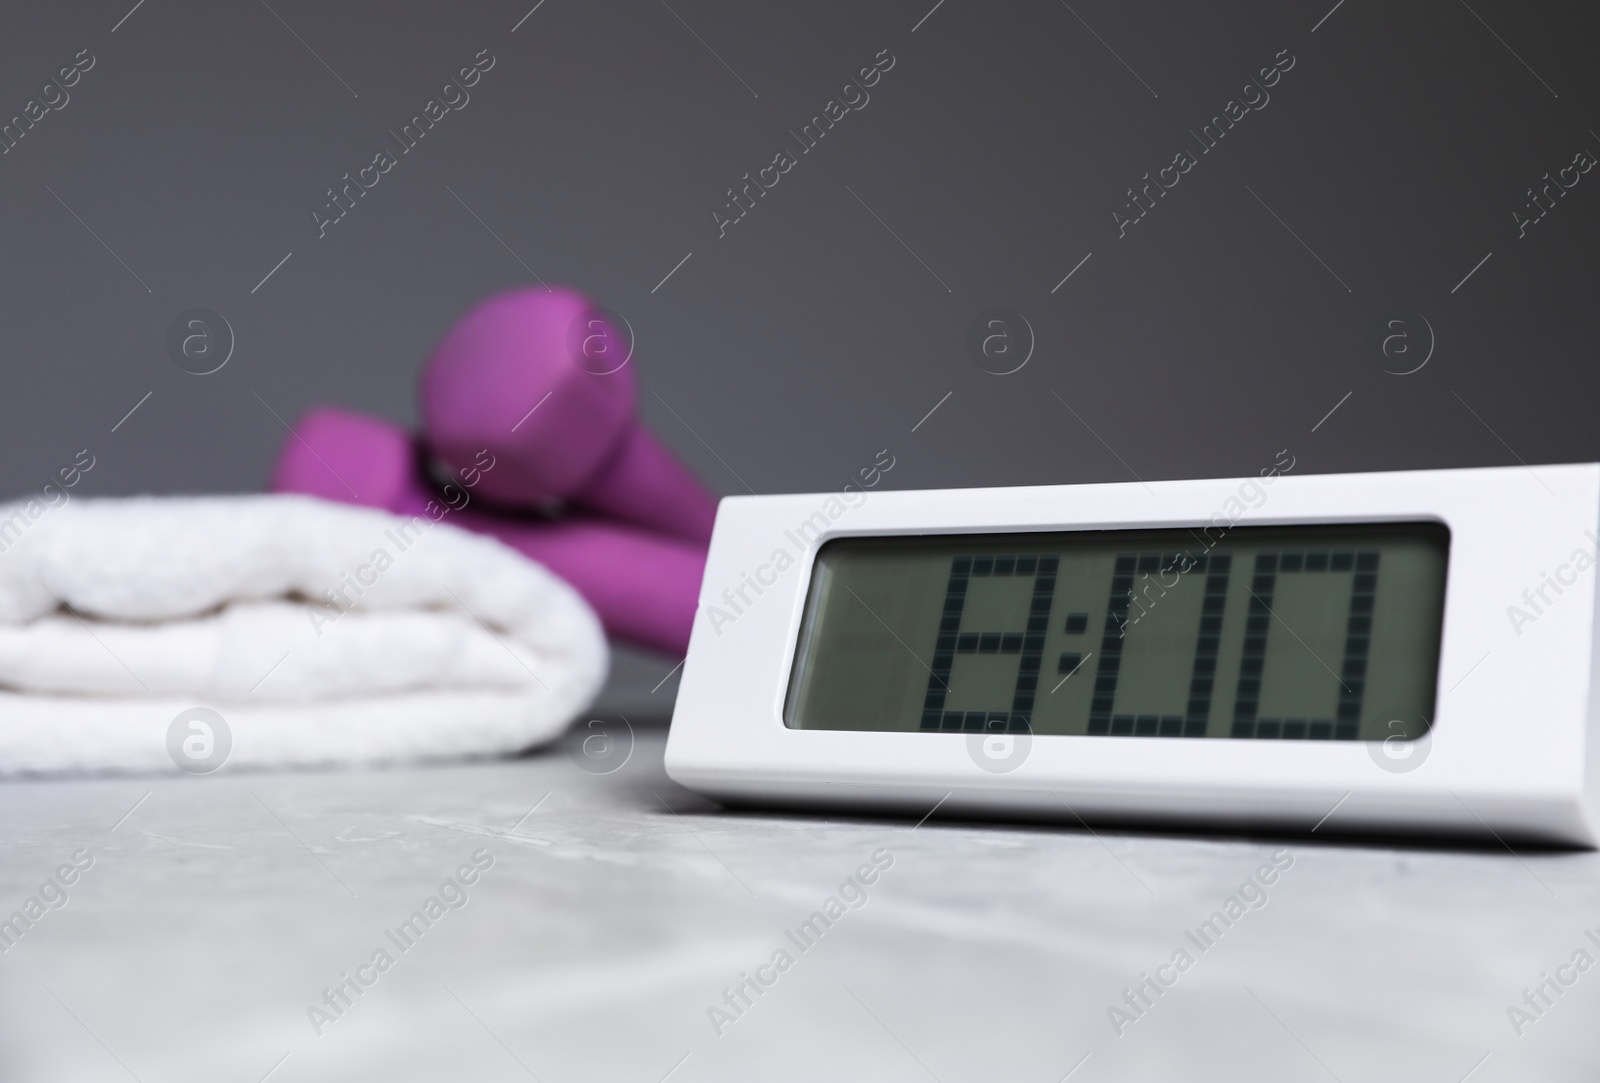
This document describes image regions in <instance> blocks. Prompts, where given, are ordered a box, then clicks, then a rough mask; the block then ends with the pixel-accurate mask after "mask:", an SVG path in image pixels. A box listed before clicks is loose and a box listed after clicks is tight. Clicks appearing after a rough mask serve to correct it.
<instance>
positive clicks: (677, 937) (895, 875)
mask: <svg viewBox="0 0 1600 1083" xmlns="http://www.w3.org/2000/svg"><path fill="white" fill-rule="evenodd" d="M664 739H665V732H664V730H663V729H662V728H660V727H659V726H655V727H651V726H646V725H643V724H640V725H638V726H637V727H636V730H635V737H634V741H633V747H632V750H631V754H630V755H628V756H627V757H626V759H625V760H624V759H623V757H622V756H621V755H620V753H619V752H615V751H614V752H613V753H612V754H611V756H610V758H606V757H604V756H602V757H601V758H600V760H598V761H596V760H586V759H585V757H584V756H583V755H582V754H581V751H580V747H579V746H578V745H577V744H576V743H575V742H573V741H569V742H567V743H566V744H565V745H563V746H561V747H558V748H555V749H551V750H547V751H545V752H542V753H539V754H535V755H531V756H528V757H524V758H520V759H516V760H510V761H499V762H487V763H478V764H467V765H455V766H448V767H434V768H413V769H404V770H389V771H369V772H324V773H301V774H252V775H246V774H238V775H229V774H226V773H224V774H219V775H212V776H206V777H187V776H186V777H180V778H159V779H157V778H131V779H112V780H107V779H101V780H77V781H65V782H63V781H39V782H24V783H8V784H5V785H3V786H0V824H3V832H0V834H3V839H0V847H3V860H0V914H4V913H7V912H9V911H10V910H12V909H13V908H15V907H18V906H21V905H23V904H24V903H25V900H26V899H27V897H28V896H29V895H30V894H35V893H37V892H38V890H39V887H40V885H41V883H42V882H43V881H44V879H45V878H47V877H48V876H50V875H51V870H53V869H55V868H56V867H58V866H60V865H61V864H63V863H64V862H67V861H68V860H69V859H70V858H71V857H72V855H73V854H74V853H75V852H79V851H87V852H88V855H92V857H93V865H92V866H91V867H90V868H88V869H87V870H85V871H84V872H83V873H82V874H81V876H80V877H79V878H78V879H77V882H76V883H74V884H73V885H72V886H71V887H69V888H68V889H67V901H66V902H65V904H64V905H62V906H60V908H59V909H53V910H47V911H46V913H45V915H44V916H43V917H42V918H41V919H40V920H39V921H38V922H37V923H36V924H35V925H34V926H33V927H32V928H31V929H29V930H28V931H27V932H26V933H25V934H24V935H23V936H22V937H21V938H20V939H18V940H17V941H16V942H15V943H14V944H13V945H12V946H11V948H10V949H9V950H8V951H7V952H6V953H5V954H4V955H3V956H0V1078H3V1079H5V1080H8V1081H11V1083H31V1081H36V1080H37V1081H49V1083H60V1081H64V1080H65V1081H76V1080H85V1081H93V1080H108V1081H109V1080H121V1079H130V1078H132V1079H138V1080H142V1081H146V1083H154V1081H157V1080H161V1081H186V1080H204V1081H206V1083H219V1081H226V1080H239V1081H242V1083H257V1081H260V1080H262V1079H264V1078H270V1079H271V1080H273V1081H275V1083H295V1081H310V1080H352V1079H357V1080H367V1079H371V1080H386V1081H395V1083H400V1081H408V1080H446V1079H448V1080H457V1079H461V1080H467V1079H470V1080H487V1081H493V1080H508V1081H514V1080H524V1079H538V1080H543V1081H546V1083H557V1081H578V1080H584V1081H588V1080H619V1081H620V1080H630V1081H641V1083H658V1081H661V1080H663V1079H669V1078H670V1079H671V1080H673V1081H675V1083H692V1081H696V1080H732V1079H746V1078H749V1079H762V1080H806V1081H811V1080H816V1079H822V1078H832V1079H870V1080H882V1081H895V1080H907V1081H912V1080H929V1079H934V1080H940V1081H944V1083H955V1081H957V1080H984V1081H989V1080H997V1079H1005V1080H1038V1081H1040V1083H1056V1081H1059V1080H1062V1079H1063V1078H1065V1077H1069V1076H1070V1078H1071V1079H1072V1080H1074V1081H1077V1083H1090V1081H1095V1080H1174V1079H1188V1080H1213V1079H1215V1080H1258V1079H1259V1080H1274V1081H1295V1080H1328V1079H1336V1080H1340V1081H1346V1083H1349V1081H1355V1080H1396V1081H1402V1080H1403V1081H1406V1083H1416V1081H1419V1080H1423V1081H1426V1080H1439V1081H1441V1083H1457V1081H1460V1080H1462V1079H1464V1078H1468V1077H1470V1078H1471V1079H1472V1080H1473V1081H1474V1083H1491V1081H1505V1080H1529V1079H1538V1080H1541V1081H1548V1083H1554V1081H1561V1080H1574V1081H1576V1080H1586V1081H1589V1080H1593V1079H1595V1078H1597V1077H1600V1041H1597V1040H1596V1038H1595V1017H1596V1009H1597V1007H1600V968H1596V970H1595V971H1593V972H1589V973H1585V974H1576V972H1570V971H1569V972H1568V973H1572V974H1575V975H1576V981H1575V983H1574V984H1573V985H1572V987H1571V988H1570V989H1568V990H1567V991H1566V992H1565V995H1564V996H1562V997H1561V998H1560V999H1558V1000H1556V1001H1555V1002H1554V1003H1553V1005H1552V1006H1551V1007H1550V1008H1549V1009H1548V1010H1547V1011H1546V1012H1545V1014H1544V1015H1543V1017H1542V1018H1539V1019H1537V1020H1536V1021H1534V1022H1532V1023H1529V1024H1526V1025H1525V1026H1524V1027H1523V1033H1522V1034H1521V1035H1520V1036H1519V1035H1518V1034H1517V1033H1516V1032H1515V1030H1514V1029H1513V1026H1512V1024H1511V1022H1510V1020H1509V1019H1508V1016H1507V1007H1508V1006H1510V1005H1512V1004H1513V1003H1517V1002H1520V999H1521V997H1522V995H1523V992H1522V991H1523V990H1524V988H1525V987H1528V986H1530V985H1533V984H1534V983H1536V982H1538V981H1540V980H1541V977H1540V975H1541V971H1543V972H1548V973H1554V972H1555V969H1556V967H1557V966H1558V965H1559V964H1562V963H1565V962H1566V961H1567V960H1568V959H1570V958H1571V957H1572V954H1573V952H1574V951H1575V950H1577V949H1579V948H1588V949H1589V951H1590V954H1591V955H1595V956H1597V957H1600V949H1597V948H1595V946H1594V945H1593V944H1591V943H1590V942H1589V941H1588V940H1586V939H1585V935H1584V930H1585V929H1586V928H1588V929H1595V928H1596V927H1597V926H1600V856H1597V855H1596V854H1593V853H1565V852H1523V853H1521V854H1519V855H1513V854H1511V853H1509V852H1507V851H1506V850H1505V849H1503V848H1501V847H1499V846H1497V845H1495V844H1493V843H1492V842H1491V843H1489V844H1488V845H1485V846H1484V847H1482V848H1474V847H1451V848H1436V847H1428V846H1409V847H1397V846H1394V845H1367V844H1358V843H1354V842H1351V841H1348V840H1337V839H1322V838H1310V839H1245V838H1228V837H1219V836H1205V835H1187V836H1186V835H1181V834H1177V833H1172V834H1156V833H1129V832H1120V831H1111V830H1100V831H1099V832H1098V833H1095V832H1091V831H1088V830H1085V829H1082V828H1079V829H1077V830H1069V829H1066V828H1063V827H1060V826H1048V827H1046V826H1027V825H1001V824H979V823H959V822H950V821H947V820H945V819H942V818H941V817H940V816H938V815H935V816H933V817H932V818H930V819H928V820H927V821H926V822H924V823H922V824H921V825H920V826H918V825H916V823H915V821H912V820H882V819H866V818H863V819H851V818H842V817H839V816H836V815H833V816H816V817H811V816H798V815H775V814H764V813H753V812H727V811H722V810H719V809H717V808H716V807H715V806H713V805H711V804H710V803H708V802H706V801H704V800H702V799H700V798H698V797H696V796H695V795H693V794H691V793H688V792H687V791H684V790H682V789H680V788H678V787H676V786H674V785H673V784H672V783H671V782H670V781H669V780H668V779H667V778H666V777H665V775H664V774H663V773H662V770H661V751H662V747H663V743H664ZM625 743H626V742H625V741H623V742H621V743H619V744H618V745H616V746H614V747H615V748H620V747H621V744H625ZM590 747H591V750H594V749H595V748H597V747H599V746H596V745H593V744H591V746H590ZM580 764H582V765H583V766H587V767H589V768H590V770H585V769H583V767H582V766H580ZM597 765H598V766H599V767H601V768H603V769H609V770H610V773H605V774H597V773H593V768H595V767H596V766H597ZM1278 853H1281V854H1282V856H1280V857H1279V860H1280V862H1285V861H1288V860H1289V859H1292V861H1293V864H1292V866H1291V867H1290V868H1288V869H1287V870H1286V871H1284V872H1283V873H1282V874H1281V875H1280V876H1279V877H1278V878H1277V880H1276V882H1275V883H1274V884H1272V885H1271V886H1270V887H1269V888H1268V889H1267V893H1266V901H1265V903H1264V904H1263V905H1260V906H1259V908H1257V909H1250V910H1247V911H1246V912H1245V914H1244V916H1243V917H1242V918H1240V919H1239V920H1238V921H1237V922H1236V923H1235V924H1234V925H1233V927H1232V928H1230V929H1228V930H1227V931H1226V932H1225V934H1223V935H1222V936H1220V937H1218V938H1216V939H1215V940H1214V942H1213V943H1212V944H1211V946H1210V948H1209V949H1208V950H1205V951H1201V950H1199V948H1197V947H1196V946H1195V945H1194V944H1193V943H1192V942H1190V941H1189V940H1188V939H1187V938H1186V935H1185V933H1186V930H1188V931H1193V930H1195V928H1196V927H1197V926H1198V925H1199V924H1200V923H1201V922H1203V921H1205V920H1206V919H1207V918H1208V916H1209V915H1210V914H1211V912H1212V911H1213V910H1215V909H1217V908H1219V907H1222V906H1224V905H1225V900H1226V899H1227V898H1228V897H1229V896H1230V895H1235V894H1237V893H1238V891H1239V887H1240V885H1241V884H1242V883H1243V882H1244V880H1245V879H1246V878H1247V877H1249V876H1250V875H1251V873H1252V871H1253V870H1256V869H1257V868H1258V867H1259V866H1260V865H1261V864H1262V863H1263V862H1264V861H1266V860H1268V859H1269V857H1270V856H1271V855H1273V854H1278ZM474 854H477V855H478V861H479V862H480V864H482V863H487V862H488V861H489V860H490V859H492V862H493V863H492V865H491V866H490V867H488V868H487V869H485V870H483V871H482V872H481V873H480V874H479V875H478V876H477V878H476V882H475V883H473V884H471V885H470V886H466V887H465V889H464V894H463V895H458V894H457V893H456V892H455V891H454V890H453V889H442V888H441V885H442V884H443V883H444V882H445V881H446V878H447V877H451V876H455V875H458V873H457V870H458V868H459V867H460V866H462V865H463V864H466V863H469V862H471V861H472V859H473V855H474ZM874 854H877V855H879V856H878V860H879V862H880V864H882V863H887V862H890V861H892V864H890V865H889V867H888V868H887V869H885V870H884V871H883V872H882V873H881V874H880V875H879V876H878V877H877V879H876V882H874V883H873V884H871V885H870V886H869V887H868V889H867V893H866V901H865V902H864V903H862V904H860V905H859V906H858V907H857V908H854V909H846V910H845V912H844V913H843V916H842V917H840V918H839V919H838V920H837V921H836V922H835V923H833V925H832V926H831V927H830V928H828V929H827V930H826V931H825V932H823V933H822V934H821V935H818V936H816V937H815V938H814V940H813V942H812V943H811V944H810V946H809V947H808V948H807V949H805V950H801V948H800V947H799V946H798V945H797V944H796V943H794V942H793V941H791V940H790V939H789V938H788V936H787V935H786V934H787V933H792V932H793V931H794V930H795V929H796V928H797V927H798V926H800V925H801V924H802V923H803V922H805V921H806V920H807V919H808V916H809V915H810V914H811V913H812V911H814V910H816V909H818V908H819V907H821V906H823V905H824V903H825V900H826V899H827V898H828V897H829V896H830V895H833V894H835V893H837V892H839V891H840V885H841V883H843V882H844V881H845V879H846V878H847V877H848V876H850V875H851V873H852V872H853V871H855V870H857V869H858V867H859V866H861V865H862V864H864V863H866V862H868V861H870V860H872V857H873V855H874ZM79 860H80V862H82V861H85V860H87V858H86V857H85V856H80V857H79ZM441 894H443V895H447V896H448V897H449V898H448V899H446V900H444V901H450V900H454V901H456V902H457V903H458V908H456V909H450V908H448V907H445V908H444V909H443V915H442V917H440V918H438V920H437V921H436V922H435V923H434V924H432V926H431V927H430V928H428V929H426V931H425V932H423V933H421V934H420V935H418V936H416V937H415V938H414V942H413V943H412V944H411V946H410V947H409V949H407V950H404V951H402V950H400V948H399V946H398V945H397V944H396V943H394V942H393V941H391V940H390V939H389V938H388V936H387V935H386V930H388V931H393V930H395V929H396V927H397V926H399V925H400V924H401V923H402V922H404V921H406V920H407V919H408V916H409V915H410V913H411V912H412V911H414V910H417V909H419V908H422V907H425V905H426V900H427V899H428V898H429V897H430V896H439V895H441ZM851 894H852V895H854V894H855V892H854V891H852V892H851ZM1251 894H1252V895H1253V894H1254V892H1251ZM463 900H464V901H463ZM1596 935H1597V936H1600V932H1597V934H1596ZM1185 948H1186V949H1187V950H1188V951H1189V952H1190V954H1191V956H1192V957H1193V964H1192V965H1191V966H1190V967H1189V968H1188V969H1187V970H1186V971H1184V972H1183V973H1181V974H1179V973H1178V972H1177V971H1167V972H1166V973H1168V974H1171V975H1176V980H1175V981H1174V983H1173V984H1172V986H1171V987H1170V988H1168V989H1166V990H1165V992H1164V993H1163V995H1162V996H1161V997H1159V998H1158V999H1154V1000H1153V1001H1152V1003H1151V1005H1150V1007H1149V1008H1148V1009H1147V1010H1146V1011H1144V1014H1143V1015H1142V1017H1140V1018H1137V1019H1136V1020H1134V1021H1132V1022H1125V1023H1124V1025H1123V1026H1122V1031H1123V1033H1122V1034H1121V1035H1120V1036H1119V1035H1118V1034H1117V1033H1116V1030H1115V1028H1114V1027H1113V1024H1112V1022H1111V1020H1110V1018H1109V1017H1108V1012H1107V1009H1108V1007H1109V1006H1112V1005H1121V1004H1122V1003H1123V996H1124V993H1123V990H1124V989H1125V988H1127V987H1128V986H1131V985H1133V984H1135V983H1137V982H1139V981H1140V980H1141V972H1150V973H1153V972H1154V971H1155V968H1156V967H1157V966H1158V965H1160V964H1163V963H1166V962H1168V961H1169V960H1170V959H1171V958H1172V957H1173V954H1174V952H1175V951H1177V950H1179V949H1185ZM379 949H386V950H387V952H388V954H389V956H390V957H391V958H392V960H393V962H392V965H390V966H389V967H388V969H387V970H383V971H381V972H380V971H378V970H375V969H374V970H366V971H363V972H362V973H364V974H366V975H368V976H370V977H372V978H373V979H374V980H373V981H372V984H371V985H370V986H369V987H364V988H363V989H362V992H361V994H360V996H359V997H355V996H352V995H351V994H350V993H349V991H348V989H349V988H350V987H347V991H346V994H345V995H346V996H347V997H348V998H349V999H350V1005H349V1007H348V1008H343V1009H342V1011H343V1014H342V1015H341V1016H338V1017H334V1016H333V1013H332V1012H331V1010H329V1009H327V1008H326V1006H325V1004H324V990H325V989H328V988H329V987H331V986H333V985H334V984H335V983H337V982H340V981H341V980H344V976H345V975H355V974H356V973H357V969H356V968H357V967H358V966H361V965H363V964H367V963H368V962H369V961H370V960H371V959H372V958H373V957H374V953H375V952H376V951H377V950H379ZM780 949H785V950H787V951H788V953H789V955H790V956H791V958H792V959H793V962H792V965H790V966H788V968H787V969H785V970H783V971H781V972H780V971H778V970H767V971H763V973H764V974H766V975H768V976H770V977H772V978H773V979H774V980H773V982H772V984H771V985H770V986H764V987H762V992H761V994H760V995H759V996H751V1000H752V1003H751V1004H750V1006H749V1007H748V1008H744V1009H743V1014H742V1015H741V1016H738V1017H736V1018H732V1020H731V1022H730V1021H727V1020H723V1021H722V1022H721V1025H720V1027H719V1026H718V1025H717V1024H716V1023H714V1021H713V1016H712V1015H711V1013H709V1012H708V1009H709V1008H711V1007H713V1006H716V1007H719V1008H724V1010H727V1009H726V1008H725V1007H724V990H725V989H728V988H729V987H731V986H733V985H734V984H735V983H737V982H739V981H740V980H741V975H742V974H754V973H755V972H756V969H757V967H759V966H762V965H763V964H766V963H768V962H769V961H770V960H771V959H772V958H773V957H774V954H775V953H776V952H777V951H779V950H780ZM746 995H747V996H750V994H749V993H748V992H747V993H746ZM734 999H735V1000H737V998H734ZM313 1006H315V1007H318V1008H321V1009H322V1010H323V1011H326V1012H327V1013H328V1018H327V1019H321V1020H318V1019H316V1018H315V1017H314V1016H313V1014H312V1013H310V1012H309V1011H308V1009H310V1008H312V1007H313ZM729 1016H730V1017H731V1016H732V1012H731V1011H729ZM319 1030H320V1033H318V1031H319ZM719 1031H720V1033H719ZM1085 1058H1087V1059H1085Z"/></svg>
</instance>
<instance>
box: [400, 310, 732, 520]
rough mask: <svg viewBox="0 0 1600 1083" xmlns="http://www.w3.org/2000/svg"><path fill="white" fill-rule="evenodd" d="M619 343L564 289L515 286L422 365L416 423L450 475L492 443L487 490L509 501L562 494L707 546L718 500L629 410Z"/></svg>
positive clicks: (630, 387) (625, 348) (539, 501)
mask: <svg viewBox="0 0 1600 1083" xmlns="http://www.w3.org/2000/svg"><path fill="white" fill-rule="evenodd" d="M630 350H631V343H630V342H628V341H626V340H625V339H624V338H623V336H622V335H620V334H618V332H617V329H616V327H615V325H614V323H613V321H612V319H611V317H609V316H608V315H607V314H606V313H605V312H604V311H603V310H602V309H599V308H597V307H596V306H595V304H594V302H592V301H590V300H589V299H588V298H587V297H584V296H583V295H582V294H580V293H578V292H576V291H574V290H569V289H553V290H546V289H544V288H542V287H529V288H518V289H514V290H507V291H506V292H504V293H499V294H496V295H495V296H493V297H490V298H489V299H488V300H486V301H483V302H482V303H480V304H479V305H477V306H476V307H474V308H473V309H472V310H471V311H470V312H468V313H467V314H466V315H465V316H464V317H462V318H461V320H460V322H458V323H457V324H456V325H455V326H454V327H452V328H451V329H450V331H449V333H448V334H446V335H445V336H444V339H443V340H442V341H440V343H439V344H438V346H436V347H434V350H433V354H432V356H431V357H429V358H428V363H427V365H426V367H425V368H424V370H423V373H422V426H423V435H424V438H425V439H426V441H427V444H428V446H429V448H430V449H431V450H432V451H433V453H434V454H436V455H437V456H438V457H439V458H441V459H442V460H443V461H444V463H445V464H446V465H447V466H449V467H450V468H451V470H452V471H455V470H461V469H466V468H469V467H470V466H471V465H472V461H473V457H474V456H476V455H477V454H478V453H479V452H481V451H483V450H484V449H487V450H488V451H489V452H490V453H491V454H492V455H494V456H495V459H496V460H497V462H498V463H499V465H498V466H497V467H496V468H495V470H494V472H493V473H492V474H490V475H485V476H484V479H483V484H482V492H483V494H484V496H485V497H486V498H487V499H489V500H493V501H497V502H499V503H501V504H504V505H508V506H513V507H536V506H540V505H545V504H548V503H549V502H550V501H552V500H554V499H566V500H570V501H572V502H573V503H575V504H579V505H582V506H583V507H585V508H589V509H591V510H593V511H598V512H602V513H604V514H606V515H610V516H613V517H615V518H618V519H622V520H624V521H627V522H630V523H634V524H636V525H639V526H644V527H649V528H651V529H654V530H661V531H665V532H666V533H668V534H672V535H674V536H676V537H680V538H688V539H691V540H693V541H696V542H699V543H702V544H704V543H705V542H707V541H709V540H710V538H711V524H712V521H713V520H714V519H715V518H716V514H717V502H716V498H715V497H713V496H712V495H711V494H710V493H708V492H707V491H706V489H705V488H704V486H702V485H701V484H700V482H699V481H697V480H696V479H695V477H694V475H693V474H691V473H690V472H689V471H688V470H687V469H686V468H685V467H684V466H683V465H682V464H681V463H679V462H678V460H677V459H676V458H674V457H673V455H672V453H671V452H670V451H668V450H667V449H666V447H665V446H664V445H663V444H661V442H660V441H659V440H657V439H656V438H655V436H653V435H652V434H651V433H650V432H649V431H648V430H647V429H645V427H644V426H643V425H641V424H639V422H638V421H637V420H636V419H635V417H634V397H635V394H636V389H635V385H634V379H633V369H632V368H631V366H630V365H629V360H630V359H629V357H628V356H627V354H628V352H629V351H630Z"/></svg>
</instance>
